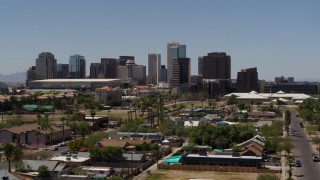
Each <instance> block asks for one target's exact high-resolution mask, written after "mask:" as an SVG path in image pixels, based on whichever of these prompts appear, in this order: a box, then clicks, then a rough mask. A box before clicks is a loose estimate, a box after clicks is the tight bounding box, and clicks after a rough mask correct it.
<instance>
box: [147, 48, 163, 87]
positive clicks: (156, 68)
mask: <svg viewBox="0 0 320 180" xmlns="http://www.w3.org/2000/svg"><path fill="white" fill-rule="evenodd" d="M160 67H161V55H160V54H148V77H149V79H150V82H149V83H150V84H158V83H159V81H160V80H161V69H160Z"/></svg>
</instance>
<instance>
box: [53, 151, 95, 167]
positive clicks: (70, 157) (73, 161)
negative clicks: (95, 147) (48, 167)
mask: <svg viewBox="0 0 320 180" xmlns="http://www.w3.org/2000/svg"><path fill="white" fill-rule="evenodd" d="M50 160H51V161H58V162H61V163H65V164H68V165H69V166H80V165H87V164H88V163H89V161H90V153H89V152H78V153H74V154H66V155H59V156H56V157H53V158H51V159H50Z"/></svg>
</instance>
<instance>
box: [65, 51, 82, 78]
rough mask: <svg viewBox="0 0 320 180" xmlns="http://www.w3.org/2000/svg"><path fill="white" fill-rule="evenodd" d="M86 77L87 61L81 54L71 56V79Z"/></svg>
mask: <svg viewBox="0 0 320 180" xmlns="http://www.w3.org/2000/svg"><path fill="white" fill-rule="evenodd" d="M85 77H86V59H85V58H84V56H80V55H79V54H76V55H73V56H70V59H69V78H85Z"/></svg>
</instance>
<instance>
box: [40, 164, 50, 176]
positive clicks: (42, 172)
mask: <svg viewBox="0 0 320 180" xmlns="http://www.w3.org/2000/svg"><path fill="white" fill-rule="evenodd" d="M38 173H39V176H40V177H48V176H49V169H48V166H46V165H41V166H39V168H38Z"/></svg>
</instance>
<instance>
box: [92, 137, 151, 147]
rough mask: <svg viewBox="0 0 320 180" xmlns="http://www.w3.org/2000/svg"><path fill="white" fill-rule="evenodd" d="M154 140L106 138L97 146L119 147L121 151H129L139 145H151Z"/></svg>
mask: <svg viewBox="0 0 320 180" xmlns="http://www.w3.org/2000/svg"><path fill="white" fill-rule="evenodd" d="M152 142H153V141H152V140H149V139H146V140H141V139H107V138H104V139H102V140H101V141H99V142H98V143H97V146H99V147H102V148H103V147H118V148H120V149H127V148H130V146H132V145H138V144H143V143H147V144H150V143H152Z"/></svg>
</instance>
